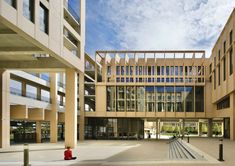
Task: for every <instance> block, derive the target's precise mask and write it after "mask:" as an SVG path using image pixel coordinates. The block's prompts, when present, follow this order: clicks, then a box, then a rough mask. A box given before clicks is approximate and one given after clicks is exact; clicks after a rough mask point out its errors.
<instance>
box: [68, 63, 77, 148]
mask: <svg viewBox="0 0 235 166" xmlns="http://www.w3.org/2000/svg"><path fill="white" fill-rule="evenodd" d="M65 91H66V93H65V94H66V99H65V146H70V147H71V148H74V147H76V146H77V72H76V71H75V70H74V69H71V68H68V69H66V90H65Z"/></svg>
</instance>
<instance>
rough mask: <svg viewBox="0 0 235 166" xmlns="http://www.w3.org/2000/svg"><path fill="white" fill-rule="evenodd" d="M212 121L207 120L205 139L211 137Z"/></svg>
mask: <svg viewBox="0 0 235 166" xmlns="http://www.w3.org/2000/svg"><path fill="white" fill-rule="evenodd" d="M212 125H213V123H212V119H208V125H207V137H212Z"/></svg>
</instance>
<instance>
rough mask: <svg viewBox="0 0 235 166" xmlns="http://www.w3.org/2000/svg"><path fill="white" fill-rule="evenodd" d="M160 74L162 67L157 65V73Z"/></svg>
mask: <svg viewBox="0 0 235 166" xmlns="http://www.w3.org/2000/svg"><path fill="white" fill-rule="evenodd" d="M160 74H161V68H160V66H157V75H158V76H160Z"/></svg>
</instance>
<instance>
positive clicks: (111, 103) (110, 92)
mask: <svg viewBox="0 0 235 166" xmlns="http://www.w3.org/2000/svg"><path fill="white" fill-rule="evenodd" d="M106 93H107V111H111V112H113V111H115V110H116V101H115V99H116V89H115V87H114V86H108V87H107V91H106Z"/></svg>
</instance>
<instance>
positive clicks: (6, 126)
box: [0, 70, 10, 148]
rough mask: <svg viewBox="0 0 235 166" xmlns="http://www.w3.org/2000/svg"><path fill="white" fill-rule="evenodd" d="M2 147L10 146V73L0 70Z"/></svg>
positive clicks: (0, 138)
mask: <svg viewBox="0 0 235 166" xmlns="http://www.w3.org/2000/svg"><path fill="white" fill-rule="evenodd" d="M0 95H1V97H0V148H7V147H9V146H10V73H9V72H8V71H6V70H5V71H4V70H0Z"/></svg>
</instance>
